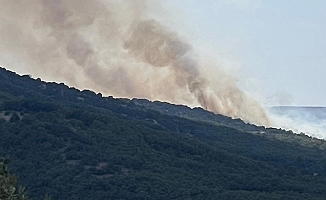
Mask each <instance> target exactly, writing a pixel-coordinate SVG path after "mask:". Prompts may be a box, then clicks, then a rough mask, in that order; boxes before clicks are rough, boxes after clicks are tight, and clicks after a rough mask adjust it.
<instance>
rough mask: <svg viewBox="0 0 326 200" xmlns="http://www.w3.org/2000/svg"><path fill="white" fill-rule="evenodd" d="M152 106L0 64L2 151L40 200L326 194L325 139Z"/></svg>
mask: <svg viewBox="0 0 326 200" xmlns="http://www.w3.org/2000/svg"><path fill="white" fill-rule="evenodd" d="M146 104H149V105H145V104H144V103H143V104H141V103H140V100H133V101H131V100H128V99H114V98H112V97H102V95H101V94H95V93H93V92H91V91H79V90H77V89H74V88H69V87H68V86H65V85H64V84H56V83H45V82H42V81H41V80H40V79H38V80H34V79H31V78H30V77H29V76H18V75H17V74H15V73H12V72H9V71H6V70H5V69H0V137H1V140H0V157H1V156H3V157H8V156H9V158H10V159H11V166H10V167H11V169H12V171H13V172H14V173H15V174H16V175H17V176H18V177H19V182H20V184H22V185H25V186H27V190H28V192H29V195H30V196H31V197H32V198H33V199H42V198H43V197H44V195H45V194H49V195H51V196H52V198H53V199H63V200H65V199H67V200H68V199H69V200H70V199H85V200H86V199H263V198H264V199H291V198H292V199H324V196H325V195H326V188H325V184H326V154H325V150H324V148H323V147H324V145H325V142H324V141H321V140H316V139H312V138H309V137H307V136H304V135H294V134H293V133H291V132H285V131H282V130H277V129H265V128H263V127H256V128H257V129H255V126H252V125H250V127H251V128H250V131H249V132H250V133H249V132H248V131H247V129H246V128H241V127H246V125H245V124H244V123H243V122H242V121H240V120H232V119H230V118H227V117H223V116H219V115H213V114H212V113H208V112H207V113H206V114H205V112H206V111H203V110H200V112H204V113H203V114H202V115H203V116H211V117H209V118H207V119H205V120H200V119H198V118H196V117H194V116H196V115H195V114H187V116H184V115H181V114H179V115H177V114H175V113H174V114H171V113H170V114H168V113H166V112H163V110H159V109H154V108H153V107H151V106H150V105H152V106H153V105H154V103H151V102H146ZM169 108H173V105H169ZM175 108H176V109H177V107H175ZM178 108H180V107H178ZM181 109H186V110H187V112H189V113H191V112H195V111H198V109H189V108H187V107H181ZM189 115H190V116H192V117H189ZM218 118H220V120H218ZM203 119H204V118H203ZM212 119H216V120H212ZM233 122H234V124H242V125H241V126H239V125H234V124H232V123H233ZM228 124H229V125H228ZM248 130H249V129H248ZM255 130H256V131H255ZM273 134H275V135H284V136H287V137H283V138H296V139H294V140H295V142H291V141H286V140H278V139H275V138H276V137H270V136H271V135H273ZM266 135H270V136H266ZM298 141H304V142H298Z"/></svg>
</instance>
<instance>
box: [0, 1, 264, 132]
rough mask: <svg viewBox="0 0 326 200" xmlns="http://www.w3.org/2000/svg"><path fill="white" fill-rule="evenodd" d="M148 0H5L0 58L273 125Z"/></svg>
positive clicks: (114, 90) (112, 90) (47, 75)
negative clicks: (156, 13)
mask: <svg viewBox="0 0 326 200" xmlns="http://www.w3.org/2000/svg"><path fill="white" fill-rule="evenodd" d="M147 7H148V5H147V2H146V1H145V0H137V1H136V0H122V1H101V0H17V1H12V0H2V1H1V5H0V9H1V10H0V18H1V19H0V21H1V22H0V29H1V31H0V53H1V56H0V60H1V61H2V62H4V65H8V66H10V65H14V64H15V65H19V66H21V67H23V68H25V69H27V71H28V72H29V73H30V74H32V75H33V76H38V77H42V78H43V79H46V80H54V81H63V82H65V83H67V84H69V85H71V86H75V87H78V88H81V89H84V88H88V89H92V90H94V91H96V92H101V93H104V94H107V95H113V96H116V97H129V98H133V97H141V98H148V99H151V100H162V101H169V102H172V103H182V104H188V105H199V106H201V107H203V108H205V109H207V110H209V111H212V112H215V113H219V114H223V115H227V116H230V117H233V118H241V119H243V120H244V121H246V122H251V123H255V124H257V125H265V126H268V125H270V121H269V118H268V116H267V115H266V113H265V111H264V109H263V108H262V107H261V106H260V105H259V104H258V103H257V102H256V101H255V100H253V99H252V98H250V97H249V96H248V95H246V94H245V93H244V92H243V91H241V90H240V89H239V88H238V87H237V82H236V79H235V78H234V77H232V76H230V75H228V74H226V73H225V72H224V71H223V69H222V68H219V66H215V68H216V69H217V70H216V71H217V72H218V74H216V76H212V73H211V72H210V71H209V70H208V69H207V68H205V66H204V65H203V63H202V62H201V61H200V59H198V54H196V52H195V51H194V50H193V47H192V46H191V44H189V43H188V42H187V41H185V40H183V39H182V37H181V36H180V35H178V34H177V33H175V32H173V31H171V30H170V29H169V28H168V27H166V26H164V25H162V24H161V23H160V22H159V21H157V20H155V19H151V18H150V17H149V16H147V15H148V10H147V9H148V8H147Z"/></svg>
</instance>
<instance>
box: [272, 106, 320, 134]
mask: <svg viewBox="0 0 326 200" xmlns="http://www.w3.org/2000/svg"><path fill="white" fill-rule="evenodd" d="M268 112H269V117H270V118H271V120H272V121H273V122H274V124H273V125H274V126H275V127H277V128H282V129H285V130H292V131H293V132H295V133H297V134H299V133H301V132H302V133H304V134H307V135H309V136H312V137H315V138H319V139H326V108H324V107H291V106H281V107H272V108H269V109H268Z"/></svg>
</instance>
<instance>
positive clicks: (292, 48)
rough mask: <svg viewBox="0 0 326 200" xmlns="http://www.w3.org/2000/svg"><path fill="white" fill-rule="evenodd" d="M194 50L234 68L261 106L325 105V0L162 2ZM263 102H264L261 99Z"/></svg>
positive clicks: (173, 26)
mask: <svg viewBox="0 0 326 200" xmlns="http://www.w3.org/2000/svg"><path fill="white" fill-rule="evenodd" d="M160 2H162V6H163V7H165V8H166V9H170V10H174V12H175V13H178V14H175V15H172V16H170V19H167V21H168V22H167V23H168V24H170V25H171V26H172V28H173V29H177V31H178V32H179V33H180V34H181V35H184V36H185V37H186V38H188V39H190V40H191V43H193V44H194V46H195V47H198V51H202V50H203V49H205V48H208V49H210V50H208V51H211V52H218V53H217V54H216V56H217V57H219V58H220V59H221V63H222V64H224V65H226V67H233V68H237V69H239V70H238V76H239V78H240V80H241V81H240V82H239V84H240V86H241V87H243V88H244V89H247V90H253V92H256V93H259V94H258V95H257V96H259V95H260V96H261V97H262V98H261V99H265V102H264V103H265V104H270V105H275V104H286V105H310V106H326V90H325V88H324V87H325V86H326V78H325V76H326V11H325V9H326V1H325V0H200V1H199V0H177V1H176V0H165V1H160ZM263 101H264V100H263Z"/></svg>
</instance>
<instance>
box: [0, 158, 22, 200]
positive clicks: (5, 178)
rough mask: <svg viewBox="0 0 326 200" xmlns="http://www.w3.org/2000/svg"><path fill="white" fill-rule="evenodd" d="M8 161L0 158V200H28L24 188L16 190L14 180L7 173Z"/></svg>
mask: <svg viewBox="0 0 326 200" xmlns="http://www.w3.org/2000/svg"><path fill="white" fill-rule="evenodd" d="M9 163H10V160H9V159H4V158H0V199H1V200H28V197H27V195H26V193H25V188H24V187H19V188H17V186H16V178H15V177H14V176H13V175H12V174H11V173H10V172H9V169H8V165H9Z"/></svg>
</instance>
